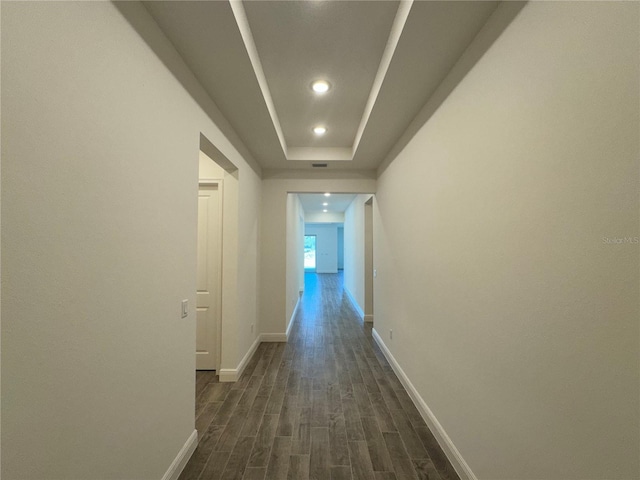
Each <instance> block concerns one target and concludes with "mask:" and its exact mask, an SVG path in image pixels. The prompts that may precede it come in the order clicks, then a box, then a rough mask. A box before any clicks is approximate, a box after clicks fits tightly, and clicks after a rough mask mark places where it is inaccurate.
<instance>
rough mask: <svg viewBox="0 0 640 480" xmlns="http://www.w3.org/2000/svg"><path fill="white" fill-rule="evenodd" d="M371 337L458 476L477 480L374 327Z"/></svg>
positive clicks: (463, 478) (463, 479)
mask: <svg viewBox="0 0 640 480" xmlns="http://www.w3.org/2000/svg"><path fill="white" fill-rule="evenodd" d="M373 338H374V339H375V341H376V343H377V344H378V345H379V346H380V349H381V350H382V353H384V356H385V357H386V358H387V360H388V361H389V363H390V364H391V368H393V371H394V372H396V375H397V376H398V378H399V379H400V381H401V382H402V385H404V388H405V389H406V390H407V393H409V396H410V397H411V400H413V403H414V405H415V406H416V408H417V409H418V411H419V412H420V415H421V416H422V418H423V419H424V421H425V422H426V423H427V426H428V427H429V430H431V433H433V436H434V437H435V438H436V440H437V441H438V444H439V445H440V447H441V448H442V450H443V451H444V453H445V455H446V456H447V458H448V459H449V461H450V462H451V465H452V466H453V468H454V469H455V471H456V472H457V473H458V475H459V476H460V478H461V479H462V480H478V477H476V476H475V474H474V473H473V471H471V467H469V465H468V464H467V462H465V461H464V458H462V455H461V454H460V452H459V451H458V449H457V448H456V446H455V445H454V444H453V441H452V440H451V438H449V435H447V432H445V430H444V428H443V427H442V425H441V424H440V422H439V421H438V419H437V418H436V417H435V415H434V414H433V412H432V411H431V409H430V408H429V407H428V406H427V404H426V403H425V401H424V399H423V398H422V397H421V396H420V394H419V393H418V391H417V390H416V388H415V387H414V386H413V384H412V383H411V381H410V380H409V378H408V377H407V375H406V374H405V373H404V370H402V368H401V367H400V365H399V364H398V362H397V361H396V359H395V358H394V356H393V355H392V354H391V351H390V350H389V349H388V348H387V346H386V345H385V344H384V341H383V340H382V337H380V334H378V332H377V331H376V329H375V328H374V329H373Z"/></svg>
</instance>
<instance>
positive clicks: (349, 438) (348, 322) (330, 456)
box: [180, 273, 458, 480]
mask: <svg viewBox="0 0 640 480" xmlns="http://www.w3.org/2000/svg"><path fill="white" fill-rule="evenodd" d="M305 289H306V290H305V294H304V296H303V298H302V304H301V308H300V309H299V311H298V314H297V318H296V319H295V324H294V325H293V327H292V331H291V336H290V338H289V342H288V343H262V344H261V345H260V346H259V348H258V350H257V351H256V353H255V355H254V356H253V358H252V360H251V362H250V363H249V365H248V366H247V368H246V370H245V372H244V374H243V375H242V377H241V379H240V380H239V381H238V382H236V383H219V382H218V380H217V377H216V376H215V375H213V373H209V372H197V381H196V417H197V418H196V429H197V430H198V435H199V440H200V441H199V444H198V447H197V449H196V450H195V452H194V454H193V456H192V457H191V460H190V461H189V463H188V464H187V466H186V468H185V469H184V471H183V473H182V475H181V476H180V480H196V479H201V480H205V479H206V480H213V479H224V480H231V479H236V480H241V479H244V480H258V479H283V480H284V479H292V480H304V479H318V480H329V479H335V480H338V479H340V480H342V479H354V480H356V479H358V480H359V479H362V480H371V479H375V480H392V479H396V480H408V479H414V480H416V479H424V480H457V479H458V477H457V475H456V474H455V472H454V471H453V469H452V468H451V466H450V464H449V463H448V460H447V459H446V457H445V456H444V454H443V453H442V450H441V449H440V447H439V446H438V445H437V443H436V441H435V439H434V438H433V436H432V435H431V433H430V431H429V429H428V428H427V426H426V425H425V423H424V421H423V420H422V418H421V417H420V414H419V413H418V411H417V410H416V408H415V407H414V405H413V403H412V401H411V399H410V398H409V396H408V394H407V393H406V391H405V390H404V388H403V386H402V384H401V383H400V382H399V380H398V379H397V377H396V376H395V374H394V373H393V370H392V369H391V367H390V366H389V364H388V362H387V361H386V359H385V358H384V356H383V354H382V352H381V351H380V349H379V348H378V346H377V345H376V344H375V342H374V340H373V338H372V336H371V326H370V325H369V324H365V325H364V326H363V324H362V322H361V320H360V319H359V318H358V316H357V314H356V312H355V311H354V310H353V308H352V307H351V304H350V302H349V300H348V298H347V296H346V294H345V293H344V291H343V287H342V275H341V274H320V275H317V274H312V273H307V274H305Z"/></svg>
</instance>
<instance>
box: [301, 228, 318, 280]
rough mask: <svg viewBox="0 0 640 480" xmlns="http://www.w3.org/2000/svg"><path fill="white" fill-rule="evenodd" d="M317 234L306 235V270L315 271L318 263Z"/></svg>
mask: <svg viewBox="0 0 640 480" xmlns="http://www.w3.org/2000/svg"><path fill="white" fill-rule="evenodd" d="M316 240H317V237H316V235H305V236H304V271H305V272H315V271H316V265H317V258H316V252H317V250H316Z"/></svg>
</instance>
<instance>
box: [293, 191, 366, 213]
mask: <svg viewBox="0 0 640 480" xmlns="http://www.w3.org/2000/svg"><path fill="white" fill-rule="evenodd" d="M356 196H357V195H355V194H351V193H333V194H331V196H329V197H326V196H325V195H324V194H322V193H299V194H298V198H300V203H302V208H303V209H304V211H305V213H316V212H322V211H323V210H327V212H333V213H344V211H345V210H346V209H347V208H349V205H351V202H352V201H353V199H354V198H356ZM325 203H326V204H327V205H324V204H325Z"/></svg>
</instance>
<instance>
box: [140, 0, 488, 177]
mask: <svg viewBox="0 0 640 480" xmlns="http://www.w3.org/2000/svg"><path fill="white" fill-rule="evenodd" d="M497 4H498V2H489V1H468V2H465V1H415V2H414V3H413V5H412V6H411V10H410V11H409V15H408V18H407V19H406V23H404V28H403V30H402V33H401V35H400V38H399V40H398V43H397V46H396V48H395V51H393V52H392V53H393V57H392V59H391V63H390V64H389V68H388V70H386V72H385V73H386V75H385V76H384V81H383V82H382V85H381V87H380V90H379V92H378V95H377V97H375V96H374V98H375V103H374V105H373V109H372V111H371V114H370V116H369V117H367V116H366V115H365V107H366V104H367V101H368V99H369V96H370V94H371V90H372V87H373V86H374V79H375V78H376V75H377V73H378V70H379V66H380V63H381V60H382V59H383V53H384V51H385V47H386V45H387V42H388V41H389V39H390V34H391V32H392V24H393V22H394V19H395V17H396V12H397V11H398V6H399V5H400V2H392V1H348V0H347V1H326V0H325V1H287V0H285V1H245V2H243V3H242V5H243V6H244V12H245V14H246V21H247V24H246V25H245V26H247V25H248V27H249V30H250V34H251V37H252V39H253V42H254V43H255V49H256V51H257V54H258V57H259V64H260V68H261V70H262V72H264V73H263V75H264V78H263V79H264V80H266V85H267V92H266V94H267V95H266V96H267V97H268V98H266V99H265V96H263V93H264V92H263V90H261V88H260V83H259V80H258V78H260V76H261V75H262V72H258V73H256V70H255V69H254V66H255V65H252V62H251V60H250V58H249V55H248V53H247V47H246V46H245V43H244V40H243V37H242V35H241V34H240V30H239V26H238V24H237V23H236V17H235V16H234V13H233V11H232V8H231V6H230V4H229V3H228V2H226V1H162V2H157V1H151V2H144V5H145V6H146V8H147V10H148V11H149V12H150V13H151V15H152V16H153V17H154V19H155V20H156V22H157V23H158V25H159V26H160V28H161V29H162V30H163V31H164V32H165V34H166V35H167V37H168V38H169V39H170V40H171V41H172V42H173V44H174V46H175V47H176V49H177V50H178V52H179V53H180V55H181V56H182V57H183V59H184V60H185V62H186V63H187V65H188V66H189V67H190V68H191V70H192V71H193V72H194V74H195V76H196V78H197V79H198V80H199V81H200V83H201V84H202V85H203V87H204V88H205V90H206V91H207V93H208V94H209V95H210V96H211V98H212V99H213V101H214V102H215V103H216V104H217V106H218V108H219V109H220V111H221V112H222V114H223V115H224V116H225V117H226V118H227V119H228V120H229V122H230V124H231V125H232V126H233V128H234V129H235V130H236V132H237V133H238V135H239V136H240V138H241V139H242V141H243V142H244V144H245V145H246V146H247V148H248V149H249V150H250V152H251V153H252V155H253V156H254V157H255V159H256V160H257V161H258V162H259V163H260V164H261V166H262V167H263V168H266V169H300V168H302V169H310V168H311V163H312V162H311V161H301V160H287V158H286V155H285V151H284V150H283V145H282V144H281V142H280V139H279V137H278V129H281V131H282V135H283V137H284V141H285V143H286V145H285V148H286V147H289V148H290V149H293V150H299V151H301V152H305V153H304V155H302V157H301V158H309V159H313V160H315V161H322V160H332V159H331V158H329V157H330V155H328V154H327V153H326V152H329V150H327V149H335V150H336V151H338V150H340V151H348V150H347V149H351V147H352V146H353V145H354V144H356V145H357V150H356V151H355V152H352V153H353V160H345V161H338V160H333V161H331V162H330V163H329V167H328V168H329V169H357V170H363V169H367V170H368V169H374V168H377V166H378V165H379V164H380V163H381V162H382V161H383V160H384V159H385V157H386V155H387V153H388V152H389V151H390V150H391V149H392V147H393V146H394V145H395V143H396V142H397V140H398V139H399V138H400V136H401V135H402V133H403V132H404V131H405V130H406V129H407V127H408V125H409V124H410V123H411V121H412V120H413V119H414V117H415V116H416V115H417V113H418V112H419V111H420V109H421V108H422V107H423V105H424V104H425V103H426V102H427V100H428V99H429V98H430V96H431V95H432V94H433V92H434V91H435V89H436V88H437V86H438V85H439V84H440V83H441V82H442V80H443V79H444V78H445V76H446V75H447V73H448V72H449V71H450V70H451V68H452V67H453V65H454V64H455V62H456V61H457V60H458V58H460V56H461V55H462V53H463V52H464V50H465V49H466V48H467V46H468V45H469V44H470V43H471V41H472V40H473V38H474V37H475V35H476V34H477V33H478V31H479V30H480V28H481V27H482V26H483V25H484V23H485V22H486V21H487V19H488V18H489V16H490V15H491V13H493V11H494V10H495V8H496V6H497ZM254 63H255V62H254ZM383 63H384V62H383ZM316 78H325V79H326V80H328V81H329V82H330V83H331V85H332V88H331V90H330V91H329V92H328V93H327V94H325V95H323V96H316V95H315V94H314V93H313V92H312V91H311V89H310V83H311V82H312V81H313V80H314V79H316ZM374 93H375V89H374ZM270 102H272V107H273V110H275V114H276V115H275V117H276V119H275V120H276V122H277V123H278V124H279V125H278V126H275V125H274V118H273V115H272V114H270V112H269V107H268V105H269V104H270ZM363 117H364V118H365V120H366V126H365V128H364V132H363V134H362V137H361V139H360V142H356V136H357V131H358V128H359V126H360V123H361V121H362V119H363ZM317 123H323V124H325V125H326V127H327V129H328V131H327V133H326V135H325V136H324V137H320V138H318V137H315V136H314V135H313V133H312V131H311V129H312V127H313V126H314V125H316V124H317ZM290 157H291V155H290ZM345 158H346V157H345Z"/></svg>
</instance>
